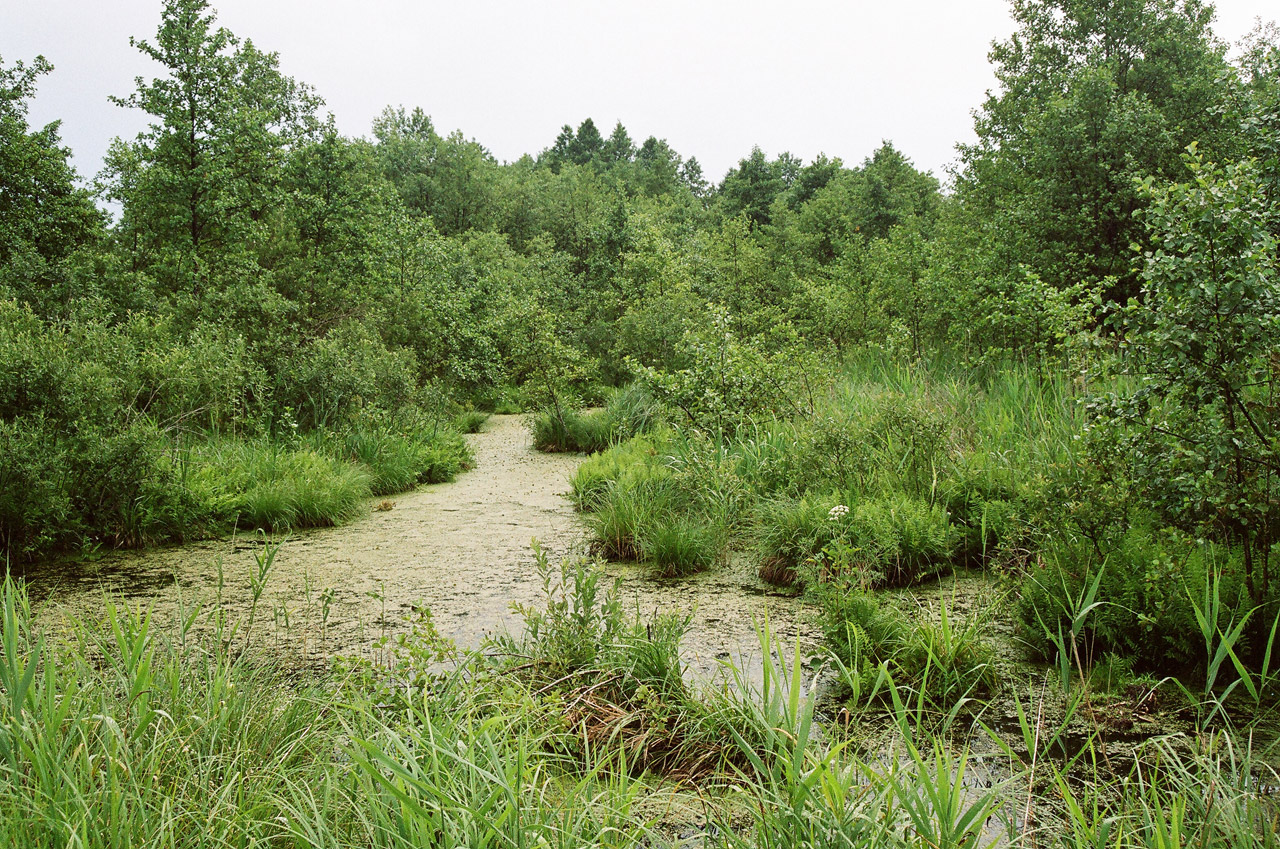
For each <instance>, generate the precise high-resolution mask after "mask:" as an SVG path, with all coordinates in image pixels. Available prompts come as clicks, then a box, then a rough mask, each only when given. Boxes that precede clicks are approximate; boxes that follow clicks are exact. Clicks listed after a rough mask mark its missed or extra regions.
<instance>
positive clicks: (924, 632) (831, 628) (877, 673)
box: [811, 580, 997, 712]
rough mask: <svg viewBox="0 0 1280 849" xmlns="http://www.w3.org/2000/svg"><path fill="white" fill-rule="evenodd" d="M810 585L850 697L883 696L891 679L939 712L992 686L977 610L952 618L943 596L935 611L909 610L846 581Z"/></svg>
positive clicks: (991, 661) (991, 654)
mask: <svg viewBox="0 0 1280 849" xmlns="http://www.w3.org/2000/svg"><path fill="white" fill-rule="evenodd" d="M811 592H812V594H813V595H814V596H815V597H816V599H817V601H818V603H819V606H820V609H821V616H820V624H821V627H822V631H823V635H824V637H825V640H826V644H827V645H828V646H829V647H830V648H831V651H832V653H833V654H834V655H835V657H836V658H837V659H838V660H839V661H840V663H841V664H842V665H843V668H844V670H845V671H846V675H847V677H848V680H849V683H850V686H851V688H852V689H853V690H854V692H855V696H856V697H857V698H861V696H862V694H865V693H876V692H880V693H881V694H882V695H887V691H883V690H882V689H881V684H882V683H883V682H884V681H891V682H892V684H893V686H894V687H897V688H899V689H900V690H905V691H910V692H912V693H913V694H914V695H915V696H916V697H917V698H918V699H920V700H922V701H923V702H925V703H927V704H929V705H931V706H933V707H935V708H937V709H940V710H942V711H944V712H945V711H948V710H950V709H951V708H952V707H954V706H955V705H957V704H959V703H961V702H962V701H963V700H967V699H972V698H974V697H977V696H983V695H989V694H990V693H992V692H993V691H994V690H995V688H996V684H997V677H996V669H995V650H994V649H993V648H992V646H991V644H990V643H989V641H987V640H986V639H985V638H984V637H983V636H982V630H981V627H982V626H981V617H980V616H978V615H971V616H969V617H967V618H966V619H964V620H963V621H962V620H959V619H957V618H956V616H955V615H954V613H953V612H952V608H951V606H950V605H948V604H947V603H946V602H945V601H944V602H943V603H942V604H941V605H940V606H939V608H938V610H937V611H928V610H923V609H920V610H916V611H914V614H913V615H909V614H907V613H905V612H903V611H902V610H901V609H899V608H897V607H894V606H892V605H890V604H888V603H885V602H883V601H881V600H879V599H878V598H876V597H875V596H873V595H871V594H870V593H868V592H866V591H865V590H864V589H863V588H861V587H858V586H856V585H854V584H852V583H850V582H849V581H846V580H841V581H833V582H829V583H827V584H823V585H821V586H820V587H816V588H814V589H813V590H812V591H811ZM935 614H936V615H935ZM882 676H884V677H883V678H882ZM855 701H856V699H855Z"/></svg>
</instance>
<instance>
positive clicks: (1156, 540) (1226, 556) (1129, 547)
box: [1018, 524, 1251, 669]
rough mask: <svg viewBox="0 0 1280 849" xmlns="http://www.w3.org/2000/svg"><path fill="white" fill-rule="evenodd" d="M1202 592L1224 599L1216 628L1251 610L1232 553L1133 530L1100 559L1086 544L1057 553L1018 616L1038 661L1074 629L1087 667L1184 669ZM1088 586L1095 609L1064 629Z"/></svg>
mask: <svg viewBox="0 0 1280 849" xmlns="http://www.w3.org/2000/svg"><path fill="white" fill-rule="evenodd" d="M1095 584H1096V586H1095ZM1207 584H1213V585H1214V586H1215V588H1216V590H1215V591H1216V592H1217V593H1218V594H1219V596H1220V598H1221V600H1222V605H1221V607H1220V609H1219V611H1218V616H1219V617H1220V618H1219V619H1218V621H1217V622H1216V627H1218V628H1223V629H1225V628H1226V627H1227V626H1228V622H1229V621H1230V620H1233V619H1240V618H1241V617H1243V616H1244V615H1245V614H1246V612H1247V611H1248V610H1249V609H1251V605H1250V603H1249V595H1248V592H1247V590H1246V587H1245V582H1244V574H1243V564H1242V557H1241V555H1240V553H1239V551H1238V550H1237V551H1234V552H1233V551H1231V550H1230V549H1228V548H1226V547H1224V546H1221V545H1215V544H1213V543H1211V542H1207V541H1204V540H1196V539H1194V538H1189V537H1187V536H1186V535H1184V534H1181V533H1178V532H1176V531H1172V530H1156V529H1153V528H1152V527H1150V526H1149V525H1146V524H1137V525H1134V526H1133V527H1131V528H1130V529H1128V530H1127V531H1126V532H1124V533H1123V534H1122V535H1120V536H1119V537H1118V538H1115V539H1114V540H1112V541H1110V542H1109V543H1106V544H1104V548H1103V550H1102V551H1101V553H1100V552H1099V551H1098V549H1097V547H1096V546H1095V543H1094V541H1092V540H1086V539H1080V538H1075V539H1066V540H1063V541H1061V542H1059V543H1058V544H1057V545H1055V546H1054V548H1053V549H1052V550H1051V551H1050V552H1048V553H1047V554H1046V558H1045V561H1044V563H1043V564H1041V565H1040V566H1039V567H1037V568H1036V569H1033V570H1032V571H1031V572H1030V573H1029V574H1028V575H1027V577H1026V578H1025V579H1024V580H1023V582H1022V586H1021V591H1020V594H1019V598H1018V614H1019V618H1020V619H1021V621H1022V624H1023V632H1024V636H1025V639H1026V640H1027V641H1028V642H1029V644H1031V645H1032V646H1034V647H1035V648H1036V649H1037V651H1039V652H1040V653H1041V654H1042V655H1044V656H1045V657H1052V656H1053V654H1054V653H1055V651H1056V646H1055V645H1054V642H1053V640H1052V635H1056V634H1058V633H1060V632H1066V631H1072V630H1074V631H1075V633H1076V641H1077V645H1078V648H1077V652H1078V653H1079V656H1080V660H1081V661H1082V662H1083V663H1085V664H1086V665H1088V664H1090V663H1091V662H1092V661H1093V660H1095V659H1100V658H1102V657H1103V656H1104V655H1106V654H1108V653H1111V654H1120V655H1123V656H1125V657H1129V658H1132V659H1133V660H1134V661H1135V662H1136V663H1137V664H1139V665H1140V666H1142V667H1144V668H1153V669H1167V668H1170V667H1174V668H1178V667H1182V668H1186V667H1189V666H1191V665H1193V664H1195V663H1196V662H1197V661H1199V660H1200V659H1201V654H1202V652H1201V649H1200V645H1199V633H1200V632H1199V628H1198V627H1197V624H1196V617H1195V609H1194V603H1195V601H1196V600H1197V599H1198V597H1199V595H1200V593H1201V589H1202V588H1203V587H1204V586H1206V585H1207ZM1091 587H1094V591H1093V593H1092V594H1091V597H1092V599H1093V602H1094V603H1095V604H1096V606H1094V607H1093V608H1092V609H1091V610H1089V611H1088V615H1087V618H1086V619H1084V620H1083V623H1082V625H1081V626H1079V627H1076V628H1074V629H1072V628H1069V627H1066V626H1067V624H1068V623H1071V622H1073V621H1074V620H1075V618H1076V615H1077V612H1076V611H1075V610H1074V609H1073V600H1074V599H1076V598H1079V597H1080V596H1081V594H1082V593H1083V592H1084V591H1085V590H1087V589H1089V588H1091Z"/></svg>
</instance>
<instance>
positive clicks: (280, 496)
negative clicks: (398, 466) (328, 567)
mask: <svg viewBox="0 0 1280 849" xmlns="http://www.w3.org/2000/svg"><path fill="white" fill-rule="evenodd" d="M190 463H191V469H190V471H189V473H188V486H190V487H191V488H192V490H193V491H195V492H197V493H199V494H200V496H201V498H202V499H203V500H205V501H206V503H209V504H211V505H213V509H216V510H217V511H218V512H220V513H222V515H224V516H225V517H227V518H228V519H229V520H230V521H232V522H234V523H235V524H238V525H240V526H241V527H248V528H263V529H270V530H285V529H289V528H306V527H318V526H326V525H335V524H338V523H340V522H343V521H346V520H348V519H351V518H353V517H354V516H356V515H358V514H359V513H361V512H362V511H363V508H364V502H365V500H366V499H368V498H369V496H370V495H371V494H372V490H371V484H372V481H373V476H372V475H371V474H370V473H369V472H368V471H367V470H366V469H365V468H363V467H361V466H359V465H357V464H355V463H350V462H344V461H341V460H335V459H333V458H332V457H329V456H327V455H325V454H323V453H321V452H319V451H315V450H311V449H296V450H294V449H288V448H284V447H282V446H280V445H279V444H276V443H272V442H268V441H266V440H231V439H222V440H214V441H210V442H208V443H205V444H204V445H202V446H198V447H197V448H195V449H194V450H193V451H192V458H191V461H190Z"/></svg>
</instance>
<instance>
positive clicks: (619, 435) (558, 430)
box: [530, 384, 661, 454]
mask: <svg viewBox="0 0 1280 849" xmlns="http://www.w3.org/2000/svg"><path fill="white" fill-rule="evenodd" d="M660 415H661V414H660V411H659V408H658V406H657V404H655V403H654V401H653V399H652V398H651V397H650V396H649V394H648V393H647V392H646V391H645V390H644V388H643V387H641V386H639V385H638V384H631V385H629V386H626V387H623V388H621V389H615V390H611V391H610V392H609V393H608V398H607V400H606V402H605V406H604V407H603V408H599V409H591V410H584V411H582V412H578V411H575V410H570V409H566V408H563V407H562V408H558V409H557V408H555V407H552V408H549V409H545V410H543V411H541V412H539V413H537V414H536V415H535V416H534V417H533V420H532V422H531V423H530V429H531V430H532V431H533V447H534V448H537V449H538V450H539V451H576V452H580V453H583V454H595V453H597V452H599V451H603V450H605V449H606V448H608V447H609V446H611V445H614V444H616V443H618V442H622V441H624V440H627V439H630V438H632V437H634V436H638V435H640V434H643V433H647V432H648V431H649V430H650V429H651V428H653V427H654V426H655V424H656V423H657V422H658V421H659V418H660Z"/></svg>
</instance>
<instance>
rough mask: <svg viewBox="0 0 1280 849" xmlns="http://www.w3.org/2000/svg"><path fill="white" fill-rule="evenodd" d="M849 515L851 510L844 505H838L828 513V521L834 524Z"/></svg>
mask: <svg viewBox="0 0 1280 849" xmlns="http://www.w3.org/2000/svg"><path fill="white" fill-rule="evenodd" d="M848 514H849V508H848V507H846V506H845V505H843V504H837V505H836V506H835V507H832V508H831V510H830V512H828V513H827V519H828V520H830V521H832V522H838V521H840V520H841V519H843V518H844V517H845V516H847V515H848Z"/></svg>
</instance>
